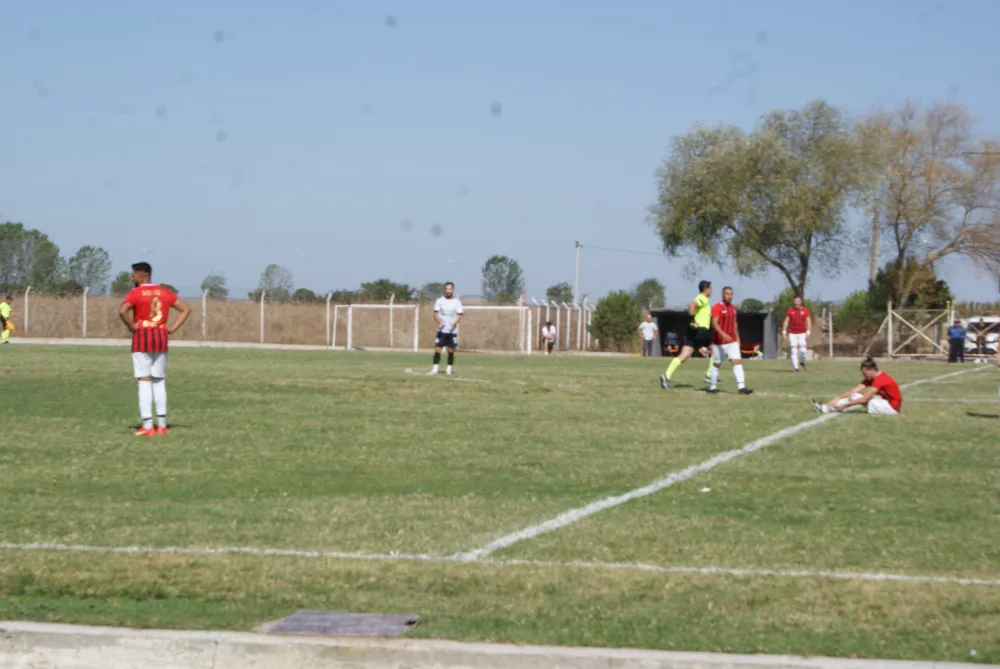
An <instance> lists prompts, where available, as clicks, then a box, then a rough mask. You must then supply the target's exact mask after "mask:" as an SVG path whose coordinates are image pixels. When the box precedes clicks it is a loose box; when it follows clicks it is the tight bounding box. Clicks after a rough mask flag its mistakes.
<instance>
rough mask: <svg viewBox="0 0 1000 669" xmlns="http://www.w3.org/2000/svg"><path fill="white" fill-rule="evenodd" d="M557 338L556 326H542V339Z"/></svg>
mask: <svg viewBox="0 0 1000 669" xmlns="http://www.w3.org/2000/svg"><path fill="white" fill-rule="evenodd" d="M555 338H556V326H554V325H553V326H551V327H549V326H548V325H546V326H545V327H543V328H542V339H546V340H548V339H553V340H554V339H555Z"/></svg>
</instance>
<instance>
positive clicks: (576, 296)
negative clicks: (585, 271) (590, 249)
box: [573, 239, 582, 306]
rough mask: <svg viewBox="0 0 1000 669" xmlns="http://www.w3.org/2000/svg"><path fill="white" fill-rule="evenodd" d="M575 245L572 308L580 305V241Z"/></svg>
mask: <svg viewBox="0 0 1000 669" xmlns="http://www.w3.org/2000/svg"><path fill="white" fill-rule="evenodd" d="M574 243H575V244H576V262H575V263H574V266H573V304H574V306H575V305H577V304H579V303H580V249H581V248H582V247H581V246H580V240H579V239H577V240H576V241H575V242H574Z"/></svg>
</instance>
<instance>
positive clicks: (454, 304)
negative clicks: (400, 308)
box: [428, 281, 465, 374]
mask: <svg viewBox="0 0 1000 669" xmlns="http://www.w3.org/2000/svg"><path fill="white" fill-rule="evenodd" d="M463 313H465V312H464V310H463V309H462V302H461V300H459V299H458V298H457V297H455V284H453V283H452V282H451V281H449V282H448V283H446V284H444V297H439V298H437V300H436V301H435V302H434V322H435V323H437V336H436V337H435V338H434V366H433V367H431V371H430V372H428V373H429V374H437V373H438V366H439V365H440V363H441V350H442V349H448V367H447V368H446V369H445V372H444V373H445V374H451V369H452V365H454V364H455V349H456V348H458V324H459V323H461V322H462V314H463Z"/></svg>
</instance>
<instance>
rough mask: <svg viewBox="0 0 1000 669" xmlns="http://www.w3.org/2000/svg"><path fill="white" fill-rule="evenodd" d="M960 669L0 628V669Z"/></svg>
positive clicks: (17, 625) (41, 626) (38, 626)
mask: <svg viewBox="0 0 1000 669" xmlns="http://www.w3.org/2000/svg"><path fill="white" fill-rule="evenodd" d="M967 666H968V665H964V664H958V663H941V662H937V663H935V662H903V661H883V660H848V659H834V658H800V657H790V656H780V655H724V654H716V653H681V652H664V651H642V650H616V649H605V648H561V647H548V646H512V645H501V644H485V643H457V642H453V641H423V640H408V639H361V638H317V637H279V636H267V635H261V634H250V633H245V632H183V631H169V630H133V629H124V628H115V627H87V626H77V625H59V624H50V623H32V622H0V669H15V668H16V669H27V668H28V667H31V668H32V669H35V668H41V667H45V668H47V669H48V668H52V669H56V668H63V667H65V668H67V669H68V668H71V669H126V668H127V669H144V668H145V667H149V668H150V669H153V668H155V669H257V668H260V669H263V668H264V667H266V668H267V669H285V668H286V667H287V668H289V669H293V668H294V669H321V668H323V669H331V668H335V667H339V668H341V669H347V668H351V669H362V668H365V669H404V668H408V669H409V668H413V667H421V668H422V669H558V668H564V669H625V668H626V667H628V668H629V669H848V668H852V669H853V668H857V669H946V668H948V667H953V668H958V667H963V668H965V667H967ZM980 666H983V667H986V666H989V665H980ZM993 666H994V667H996V665H993Z"/></svg>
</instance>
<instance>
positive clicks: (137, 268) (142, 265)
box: [132, 262, 153, 276]
mask: <svg viewBox="0 0 1000 669" xmlns="http://www.w3.org/2000/svg"><path fill="white" fill-rule="evenodd" d="M132 271H133V272H142V273H144V274H148V275H149V276H153V266H152V265H150V264H149V263H148V262H137V263H135V264H134V265H132Z"/></svg>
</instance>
